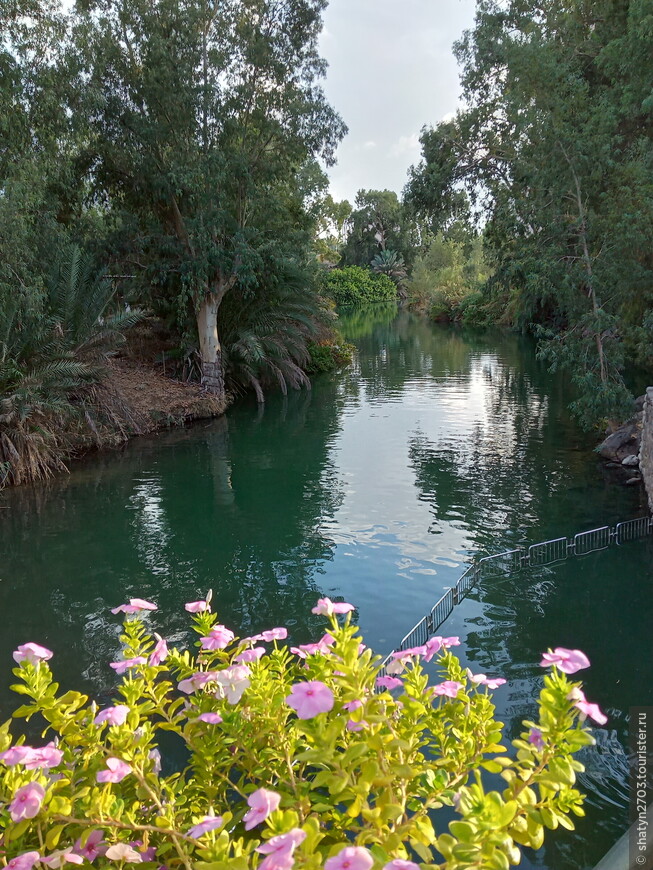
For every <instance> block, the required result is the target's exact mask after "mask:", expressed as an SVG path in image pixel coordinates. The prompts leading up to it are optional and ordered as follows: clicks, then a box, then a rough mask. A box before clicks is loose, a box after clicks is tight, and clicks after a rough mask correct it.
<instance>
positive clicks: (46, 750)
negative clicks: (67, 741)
mask: <svg viewBox="0 0 653 870" xmlns="http://www.w3.org/2000/svg"><path fill="white" fill-rule="evenodd" d="M62 758H63V752H62V751H61V749H57V747H56V746H55V745H54V743H48V744H47V746H41V747H40V748H37V749H34V750H33V751H32V755H31V756H30V757H29V758H27V759H26V760H25V767H26V768H27V770H36V769H37V768H38V769H44V770H50V768H52V767H57V766H58V765H60V764H61V759H62Z"/></svg>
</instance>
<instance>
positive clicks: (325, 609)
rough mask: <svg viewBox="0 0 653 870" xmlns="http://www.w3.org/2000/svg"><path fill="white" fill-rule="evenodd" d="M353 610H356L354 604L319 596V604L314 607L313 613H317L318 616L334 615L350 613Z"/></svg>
mask: <svg viewBox="0 0 653 870" xmlns="http://www.w3.org/2000/svg"><path fill="white" fill-rule="evenodd" d="M352 610H355V608H354V605H353V604H347V603H345V602H344V601H341V602H335V601H331V599H330V598H318V600H317V606H316V607H313V608H312V610H311V613H317V615H318V616H333V615H334V613H350V612H351V611H352Z"/></svg>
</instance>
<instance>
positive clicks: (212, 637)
mask: <svg viewBox="0 0 653 870" xmlns="http://www.w3.org/2000/svg"><path fill="white" fill-rule="evenodd" d="M234 637H235V635H234V633H233V631H230V630H229V629H228V628H226V627H225V626H224V625H216V626H214V627H213V628H212V629H211V633H210V634H209V635H208V637H203V638H201V641H202V648H203V649H208V650H216V649H224V648H225V647H226V646H229V644H230V643H231V641H232V640H233V639H234Z"/></svg>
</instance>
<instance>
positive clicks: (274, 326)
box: [222, 262, 334, 402]
mask: <svg viewBox="0 0 653 870" xmlns="http://www.w3.org/2000/svg"><path fill="white" fill-rule="evenodd" d="M313 280H314V276H313V275H312V274H311V273H310V271H309V270H307V269H302V268H300V267H299V266H298V265H297V264H296V263H292V262H286V263H284V264H280V263H278V264H276V268H275V270H274V272H269V273H267V274H265V275H264V276H262V278H261V281H260V282H259V283H258V285H257V287H256V290H255V291H253V290H249V291H246V290H242V289H241V288H240V287H236V288H234V291H233V292H232V293H231V294H230V295H229V296H228V297H227V298H226V299H225V302H224V303H223V311H222V332H223V352H224V359H225V369H226V377H227V385H228V387H229V388H230V389H231V390H232V391H234V392H242V391H243V390H245V389H253V390H254V391H255V393H256V396H257V398H258V400H259V402H263V400H264V391H265V389H266V388H268V387H271V386H276V387H277V388H279V389H281V391H282V392H283V393H284V394H285V393H286V392H287V390H288V389H289V388H290V389H299V388H300V387H308V386H310V381H309V379H308V376H307V372H308V371H309V370H310V368H311V359H312V355H311V350H310V348H311V347H312V346H313V343H314V342H315V340H317V339H318V338H319V336H320V335H321V334H322V333H324V332H327V331H328V330H329V326H330V324H331V322H332V320H333V318H334V315H333V313H332V312H331V311H329V310H328V309H327V308H326V307H325V305H324V303H323V302H322V300H321V299H320V297H319V296H317V295H316V293H315V292H314V290H313Z"/></svg>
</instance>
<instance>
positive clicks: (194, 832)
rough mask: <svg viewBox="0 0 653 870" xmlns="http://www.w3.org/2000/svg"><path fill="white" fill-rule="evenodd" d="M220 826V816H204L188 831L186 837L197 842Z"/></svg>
mask: <svg viewBox="0 0 653 870" xmlns="http://www.w3.org/2000/svg"><path fill="white" fill-rule="evenodd" d="M221 826H222V816H204V818H203V819H202V821H201V822H198V823H197V824H196V825H193V827H192V828H189V829H188V836H189V837H194V838H195V839H196V840H198V839H199V838H200V837H203V836H204V834H208V833H209V831H215V829H216V828H219V827H221Z"/></svg>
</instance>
